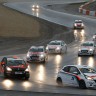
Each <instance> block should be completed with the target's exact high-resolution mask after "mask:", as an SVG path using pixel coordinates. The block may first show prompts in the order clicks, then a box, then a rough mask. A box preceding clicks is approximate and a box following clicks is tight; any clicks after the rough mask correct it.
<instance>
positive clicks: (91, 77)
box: [56, 65, 96, 89]
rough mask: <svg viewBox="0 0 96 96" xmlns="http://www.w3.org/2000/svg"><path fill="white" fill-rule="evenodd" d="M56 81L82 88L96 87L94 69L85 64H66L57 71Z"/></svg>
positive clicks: (95, 72)
mask: <svg viewBox="0 0 96 96" xmlns="http://www.w3.org/2000/svg"><path fill="white" fill-rule="evenodd" d="M56 82H57V84H58V85H70V86H75V87H79V88H82V89H85V88H89V87H90V88H96V70H95V69H93V68H91V67H89V66H85V65H67V66H64V67H63V68H62V69H61V70H60V71H59V72H58V75H57V78H56Z"/></svg>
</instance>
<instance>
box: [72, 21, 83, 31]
mask: <svg viewBox="0 0 96 96" xmlns="http://www.w3.org/2000/svg"><path fill="white" fill-rule="evenodd" d="M73 28H74V29H84V24H83V22H82V20H75V23H74V24H73Z"/></svg>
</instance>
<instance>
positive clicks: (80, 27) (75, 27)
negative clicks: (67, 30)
mask: <svg viewBox="0 0 96 96" xmlns="http://www.w3.org/2000/svg"><path fill="white" fill-rule="evenodd" d="M83 28H84V26H74V29H83Z"/></svg>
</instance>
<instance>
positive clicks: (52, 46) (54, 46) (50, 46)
mask: <svg viewBox="0 0 96 96" xmlns="http://www.w3.org/2000/svg"><path fill="white" fill-rule="evenodd" d="M47 47H48V48H57V47H61V45H48V46H47Z"/></svg>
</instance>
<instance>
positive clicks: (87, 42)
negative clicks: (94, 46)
mask: <svg viewBox="0 0 96 96" xmlns="http://www.w3.org/2000/svg"><path fill="white" fill-rule="evenodd" d="M83 43H94V41H85V42H83ZM83 43H82V44H83Z"/></svg>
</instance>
